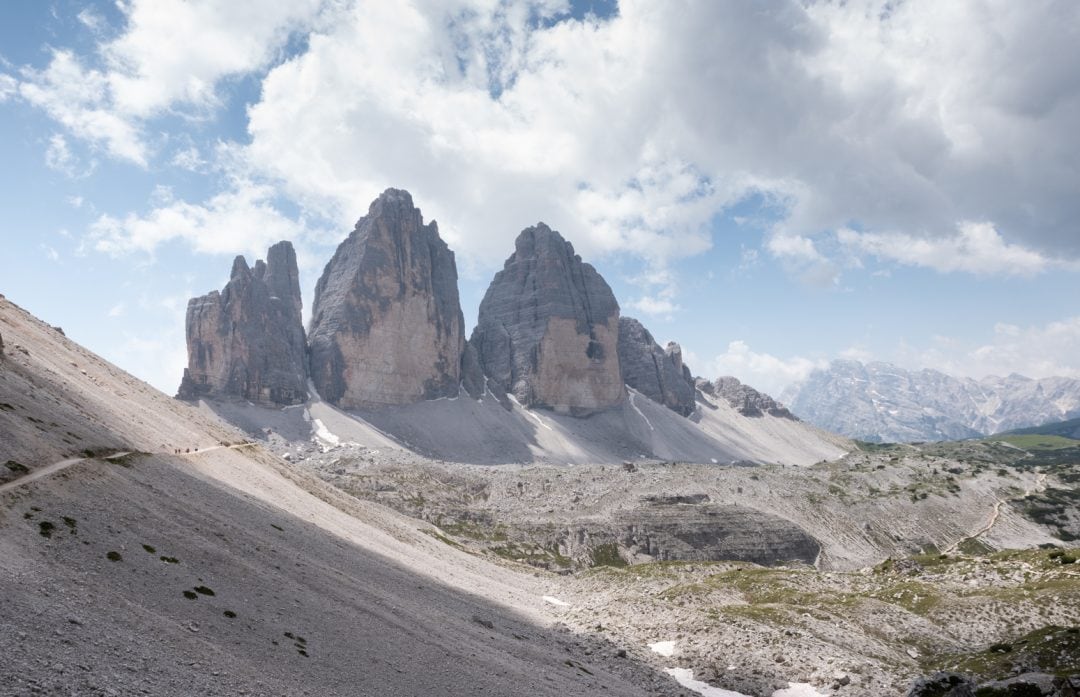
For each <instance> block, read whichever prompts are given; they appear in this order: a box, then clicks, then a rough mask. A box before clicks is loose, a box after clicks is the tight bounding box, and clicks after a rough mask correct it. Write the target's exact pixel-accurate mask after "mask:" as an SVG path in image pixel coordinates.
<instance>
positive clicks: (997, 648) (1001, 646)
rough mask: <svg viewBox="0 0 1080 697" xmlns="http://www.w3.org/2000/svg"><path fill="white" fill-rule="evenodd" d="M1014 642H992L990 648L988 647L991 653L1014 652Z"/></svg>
mask: <svg viewBox="0 0 1080 697" xmlns="http://www.w3.org/2000/svg"><path fill="white" fill-rule="evenodd" d="M1012 650H1013V647H1012V644H1006V643H1004V642H1002V643H997V644H990V648H989V649H987V651H989V652H990V653H1012Z"/></svg>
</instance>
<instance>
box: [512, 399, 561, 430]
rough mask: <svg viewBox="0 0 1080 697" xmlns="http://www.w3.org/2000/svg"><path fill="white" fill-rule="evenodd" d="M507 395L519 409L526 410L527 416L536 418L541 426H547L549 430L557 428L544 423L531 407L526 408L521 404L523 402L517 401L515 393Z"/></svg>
mask: <svg viewBox="0 0 1080 697" xmlns="http://www.w3.org/2000/svg"><path fill="white" fill-rule="evenodd" d="M506 396H507V397H509V398H510V401H511V402H513V403H514V405H515V406H517V408H518V409H521V411H522V412H524V413H525V415H526V416H529V417H530V418H533V419H536V423H538V424H540V425H541V426H543V427H544V428H546V429H547V430H549V431H554V430H555V429H553V428H552V427H551V426H548V425H547V424H546V423H544V420H543V419H541V418H540V417H539V416H537V415H536V414H534V413H532V410H531V409H526V408H525V407H523V406H521V402H519V401H517V398H516V397H514V395H512V394H510V393H509V392H507V393H506Z"/></svg>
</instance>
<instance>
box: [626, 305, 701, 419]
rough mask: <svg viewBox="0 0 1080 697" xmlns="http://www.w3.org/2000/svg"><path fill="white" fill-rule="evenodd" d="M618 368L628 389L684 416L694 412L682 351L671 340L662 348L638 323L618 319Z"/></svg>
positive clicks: (691, 381) (690, 384) (692, 387)
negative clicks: (632, 389) (620, 369)
mask: <svg viewBox="0 0 1080 697" xmlns="http://www.w3.org/2000/svg"><path fill="white" fill-rule="evenodd" d="M619 365H620V366H621V367H622V376H623V381H624V382H625V383H626V384H627V385H629V386H630V387H632V388H634V389H635V390H637V391H638V392H640V393H641V394H643V395H645V396H646V397H648V398H649V399H651V400H653V401H654V402H658V403H660V404H663V405H664V406H666V407H667V408H668V409H671V410H672V411H675V412H677V413H679V414H682V415H683V416H689V415H690V414H691V413H693V411H694V408H695V399H694V395H695V389H694V381H693V378H691V377H690V369H689V368H687V367H686V366H685V365H683V362H682V348H681V347H680V346H679V345H678V344H677V343H675V342H674V341H672V342H670V343H668V345H667V349H662V348H660V345H659V344H657V343H656V341H655V340H654V339H653V336H652V334H650V333H649V330H648V329H646V328H645V327H644V326H642V324H641V322H639V321H637V320H636V319H634V318H633V317H620V318H619Z"/></svg>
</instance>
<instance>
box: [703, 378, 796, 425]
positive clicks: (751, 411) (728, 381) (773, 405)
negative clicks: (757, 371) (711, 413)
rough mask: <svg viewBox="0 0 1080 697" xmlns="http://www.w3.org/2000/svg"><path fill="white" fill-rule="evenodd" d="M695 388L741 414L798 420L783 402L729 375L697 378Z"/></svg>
mask: <svg viewBox="0 0 1080 697" xmlns="http://www.w3.org/2000/svg"><path fill="white" fill-rule="evenodd" d="M697 388H698V389H699V390H701V391H702V392H703V393H704V394H707V395H709V396H711V397H716V398H717V399H723V400H724V401H726V402H727V403H728V404H730V405H731V406H733V407H734V408H735V409H736V410H737V411H738V412H739V413H740V414H742V415H743V416H750V417H758V416H764V415H765V414H768V415H770V416H776V417H779V418H781V419H791V420H792V421H798V420H799V419H798V418H796V417H795V415H794V414H792V413H791V412H790V411H789V410H788V409H787V408H786V407H785V406H784V405H783V404H780V403H779V402H777V401H776V400H775V399H773V398H772V397H770V396H769V395H767V394H765V393H764V392H758V391H757V390H755V389H754V388H753V387H750V386H749V385H744V384H743V383H742V382H740V381H739V380H738V379H737V378H733V377H731V376H725V377H721V378H717V379H716V381H715V382H710V381H709V380H701V379H699V380H698V381H697Z"/></svg>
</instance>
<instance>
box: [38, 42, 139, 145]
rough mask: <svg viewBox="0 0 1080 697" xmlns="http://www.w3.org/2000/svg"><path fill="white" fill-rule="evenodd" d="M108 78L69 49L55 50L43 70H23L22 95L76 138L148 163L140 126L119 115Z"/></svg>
mask: <svg viewBox="0 0 1080 697" xmlns="http://www.w3.org/2000/svg"><path fill="white" fill-rule="evenodd" d="M107 94H108V77H107V76H106V75H105V74H104V73H102V72H100V71H98V70H91V69H87V68H84V67H83V65H82V64H81V63H80V62H79V59H78V58H77V57H76V56H75V55H74V54H73V53H71V52H70V51H55V52H53V56H52V61H51V62H50V63H49V65H48V67H47V68H45V69H44V70H41V71H37V70H31V69H29V68H27V69H24V70H23V81H22V82H21V83H20V85H19V95H20V96H21V97H22V98H23V99H25V100H26V101H27V102H29V103H30V104H33V105H34V106H36V107H39V108H41V109H42V110H44V111H45V112H46V113H47V114H48V115H49V116H50V117H51V118H52V119H53V120H54V121H56V122H57V123H59V124H61V125H63V126H64V127H66V128H67V129H68V130H69V131H70V132H71V134H72V135H74V136H76V137H77V138H82V139H84V140H87V141H90V142H91V143H96V144H101V145H102V146H104V147H105V149H106V150H107V151H108V152H109V154H110V155H112V156H113V157H115V158H117V159H120V160H127V161H129V162H132V163H134V164H137V165H140V166H145V165H146V164H147V151H146V147H145V145H144V144H143V143H142V140H141V139H140V136H139V132H138V128H137V126H136V125H134V124H133V123H131V122H130V121H129V120H128V119H126V118H125V117H124V116H122V115H120V114H117V113H116V112H115V111H114V110H113V109H112V106H111V104H109V101H108V98H107Z"/></svg>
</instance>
